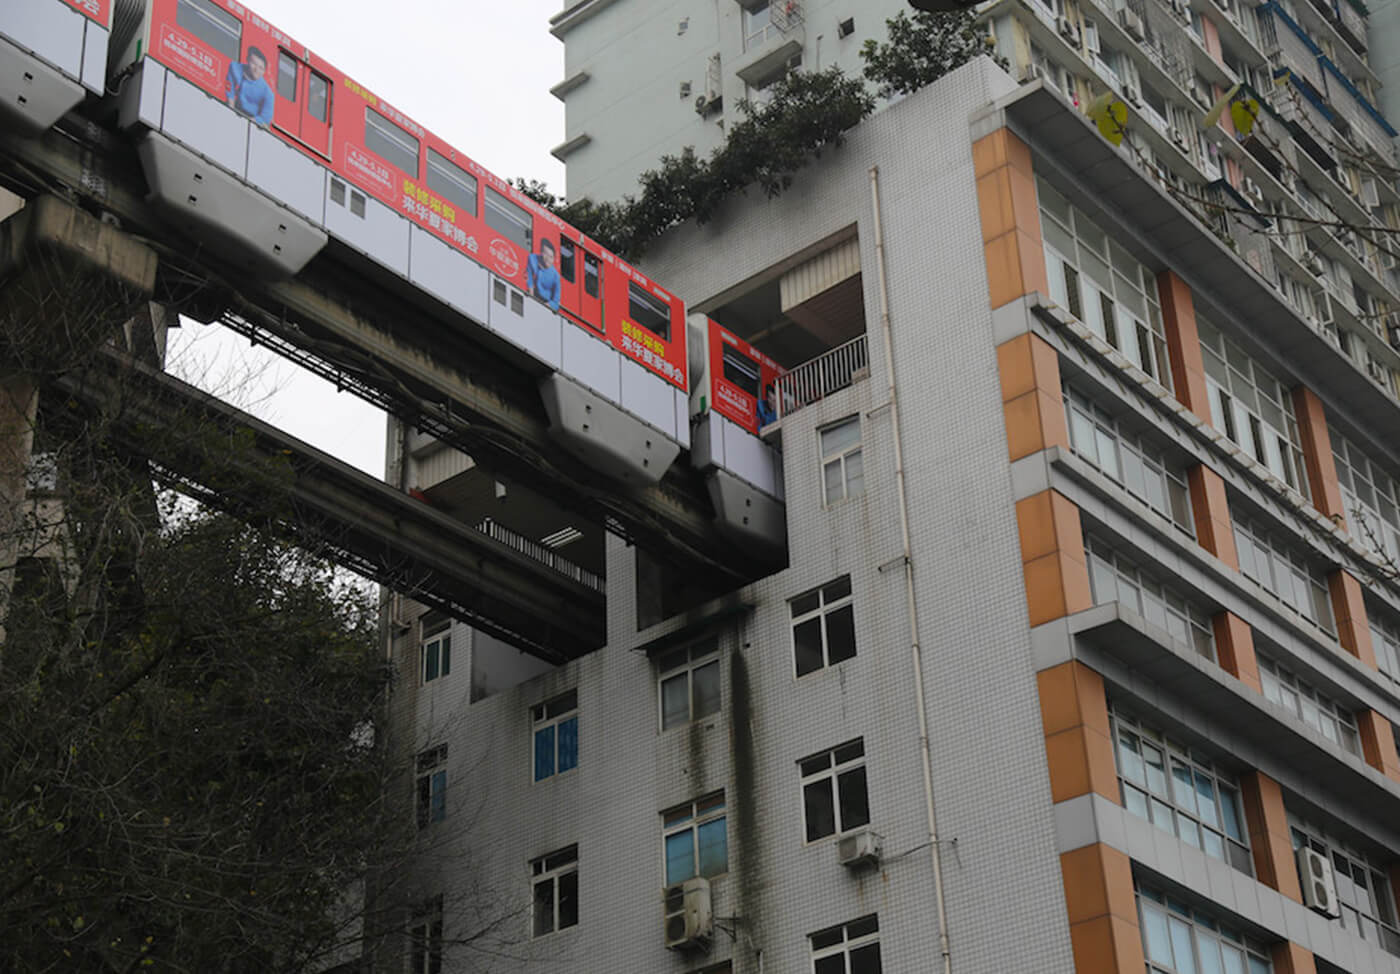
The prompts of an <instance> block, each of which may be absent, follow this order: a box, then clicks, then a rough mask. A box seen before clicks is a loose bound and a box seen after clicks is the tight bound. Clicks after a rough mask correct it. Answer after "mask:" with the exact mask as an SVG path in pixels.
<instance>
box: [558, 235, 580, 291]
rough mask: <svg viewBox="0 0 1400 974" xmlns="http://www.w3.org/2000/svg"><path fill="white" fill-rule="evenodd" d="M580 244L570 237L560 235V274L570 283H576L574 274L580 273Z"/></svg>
mask: <svg viewBox="0 0 1400 974" xmlns="http://www.w3.org/2000/svg"><path fill="white" fill-rule="evenodd" d="M577 261H578V245H577V244H575V243H574V242H573V241H572V240H570V239H569V238H568V237H565V236H562V235H561V236H560V237H559V276H560V277H562V278H563V279H564V280H566V281H568V282H569V283H570V284H572V283H574V275H575V274H577V273H578V267H577Z"/></svg>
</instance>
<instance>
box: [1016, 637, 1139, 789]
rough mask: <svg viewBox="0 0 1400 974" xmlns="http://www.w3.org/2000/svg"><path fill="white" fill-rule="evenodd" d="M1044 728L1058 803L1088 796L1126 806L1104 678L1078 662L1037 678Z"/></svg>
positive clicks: (1072, 661)
mask: <svg viewBox="0 0 1400 974" xmlns="http://www.w3.org/2000/svg"><path fill="white" fill-rule="evenodd" d="M1036 686H1037V689H1038V690H1039V691H1040V720H1041V729H1042V730H1043V731H1044V733H1045V754H1046V757H1047V758H1048V760H1049V763H1050V794H1051V797H1052V798H1053V799H1054V800H1055V801H1056V802H1062V801H1068V800H1069V799H1071V798H1078V797H1079V796H1080V795H1087V794H1090V793H1093V794H1098V795H1102V796H1103V797H1104V798H1107V799H1109V800H1110V801H1113V802H1117V803H1120V804H1121V803H1122V800H1123V799H1122V796H1121V795H1120V794H1119V791H1118V774H1117V770H1116V766H1115V764H1114V760H1113V737H1112V731H1111V730H1110V729H1109V725H1108V697H1107V695H1106V694H1105V692H1104V685H1103V677H1101V676H1100V675H1099V674H1098V673H1096V672H1094V671H1093V670H1091V669H1089V667H1087V666H1085V665H1084V664H1083V663H1080V662H1079V661H1077V660H1071V661H1069V662H1068V663H1061V664H1060V665H1059V666H1053V667H1051V668H1050V669H1048V670H1041V671H1040V672H1039V673H1037V674H1036Z"/></svg>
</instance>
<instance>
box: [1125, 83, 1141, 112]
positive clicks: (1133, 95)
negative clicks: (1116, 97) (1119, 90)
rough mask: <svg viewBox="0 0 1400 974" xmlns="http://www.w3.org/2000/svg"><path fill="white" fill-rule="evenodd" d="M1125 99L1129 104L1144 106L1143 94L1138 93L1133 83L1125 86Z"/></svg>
mask: <svg viewBox="0 0 1400 974" xmlns="http://www.w3.org/2000/svg"><path fill="white" fill-rule="evenodd" d="M1123 100H1124V101H1126V102H1127V103H1128V104H1129V105H1137V106H1138V107H1141V106H1142V96H1141V95H1139V94H1138V90H1137V89H1136V88H1134V87H1133V86H1132V85H1124V86H1123Z"/></svg>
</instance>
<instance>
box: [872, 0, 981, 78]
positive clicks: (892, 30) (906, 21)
mask: <svg viewBox="0 0 1400 974" xmlns="http://www.w3.org/2000/svg"><path fill="white" fill-rule="evenodd" d="M885 27H886V30H887V31H888V37H889V39H888V40H887V41H885V42H883V43H881V42H879V41H876V40H875V39H874V38H871V39H870V40H867V41H866V42H865V45H864V46H863V47H862V48H861V51H860V58H861V60H862V61H864V62H865V69H864V74H865V77H866V78H867V79H868V80H869V81H871V82H873V83H874V84H876V85H878V89H877V90H878V93H879V95H880V97H881V98H889V97H891V96H893V95H907V94H910V93H911V92H915V91H918V90H919V89H920V88H922V87H924V86H925V85H928V84H932V83H933V82H935V81H937V80H938V79H939V78H941V77H943V76H944V75H945V74H947V73H948V72H949V71H952V70H953V69H954V68H957V67H960V66H961V65H963V64H966V63H967V62H968V61H971V60H972V59H973V58H975V57H977V56H978V55H979V54H986V53H988V48H987V35H986V31H985V30H983V29H982V28H981V27H980V26H979V25H978V23H977V21H976V19H975V18H974V17H973V16H972V14H971V13H969V12H967V11H959V12H957V13H930V12H928V11H923V10H920V11H917V12H915V14H914V16H913V17H910V16H909V15H908V14H907V13H905V12H904V11H900V12H899V13H898V14H896V15H895V16H894V17H893V18H891V19H890V20H887V21H885ZM996 60H997V63H998V64H1000V65H1001V66H1002V68H1005V67H1006V66H1007V65H1006V61H1005V59H1004V58H1001V57H997V58H996Z"/></svg>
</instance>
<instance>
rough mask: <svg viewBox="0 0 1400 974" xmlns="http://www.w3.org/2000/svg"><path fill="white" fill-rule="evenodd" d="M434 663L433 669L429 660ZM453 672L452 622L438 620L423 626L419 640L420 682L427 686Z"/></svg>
mask: <svg viewBox="0 0 1400 974" xmlns="http://www.w3.org/2000/svg"><path fill="white" fill-rule="evenodd" d="M430 661H431V663H432V668H431V670H430V669H429V665H428V664H429V662H430ZM451 673H452V623H451V622H450V621H443V622H438V623H435V624H433V625H425V626H424V627H423V636H422V638H421V639H419V641H418V682H419V684H420V685H422V686H426V685H428V684H429V683H432V682H433V681H435V680H441V679H442V678H444V677H446V676H448V675H450V674H451Z"/></svg>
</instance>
